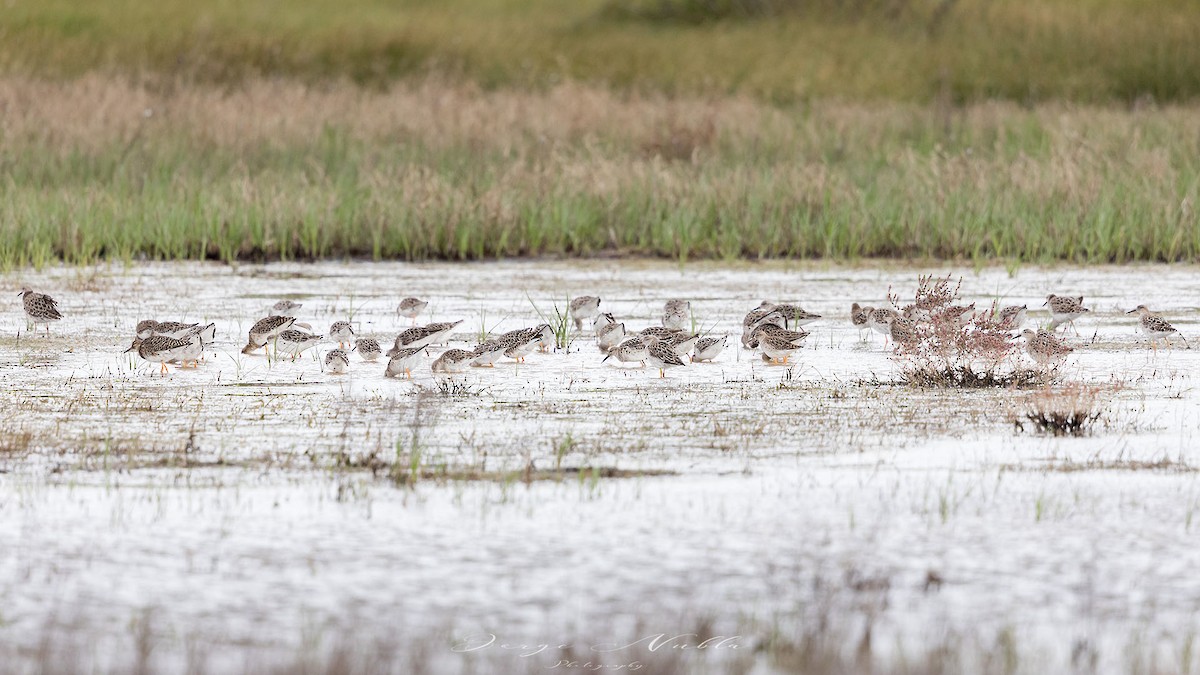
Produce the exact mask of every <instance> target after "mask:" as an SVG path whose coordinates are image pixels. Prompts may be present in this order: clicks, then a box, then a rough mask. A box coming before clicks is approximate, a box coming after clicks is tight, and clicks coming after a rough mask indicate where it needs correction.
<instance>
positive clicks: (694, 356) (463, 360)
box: [19, 287, 1190, 378]
mask: <svg viewBox="0 0 1200 675" xmlns="http://www.w3.org/2000/svg"><path fill="white" fill-rule="evenodd" d="M19 295H20V296H21V297H22V298H23V300H24V308H25V314H26V316H27V317H28V319H29V322H30V323H31V324H32V325H33V326H35V327H36V326H38V325H44V326H45V327H46V335H47V336H49V334H50V324H51V323H53V322H55V321H58V320H60V319H62V313H61V312H60V311H59V309H58V303H57V302H55V300H54V299H53V298H51V297H50V296H49V295H46V294H44V293H36V292H34V291H33V290H32V289H30V288H28V287H26V288H23V289H21V293H20V294H19ZM428 304H429V303H428V302H426V301H424V300H420V299H417V298H405V299H404V300H402V301H401V302H400V304H399V306H398V307H397V313H398V314H399V315H400V316H403V317H405V318H408V319H411V320H412V321H413V324H414V325H413V327H412V328H409V329H407V330H404V331H402V332H401V333H400V334H399V335H397V336H396V339H395V342H394V344H393V345H392V347H391V348H390V349H388V350H387V352H386V356H387V357H388V359H389V360H388V363H387V368H386V370H385V371H384V374H385V375H386V376H388V377H399V376H401V375H403V376H404V377H407V378H411V377H412V372H413V369H414V368H416V367H417V365H418V364H419V363H420V362H421V360H422V358H423V357H425V356H426V355H428V354H429V351H428V350H429V348H430V347H433V346H437V345H445V344H446V343H447V342H449V340H450V335H451V332H452V331H453V330H454V329H455V328H456V327H457V326H458V325H459V324H461V323H462V321H461V320H460V321H453V322H439V323H431V324H428V325H424V326H417V325H415V324H416V319H417V317H418V316H420V314H421V312H423V311H424V310H425V308H426V307H427V306H428ZM1044 306H1046V307H1048V308H1049V310H1050V316H1051V321H1050V324H1049V326H1048V327H1047V328H1046V329H1042V330H1036V331H1035V330H1031V329H1028V328H1025V329H1024V330H1022V327H1023V326H1024V324H1025V322H1026V319H1027V312H1028V307H1027V306H1025V305H1019V306H1018V305H1013V306H1008V307H996V306H993V307H992V308H991V309H990V310H985V311H977V310H976V309H975V306H974V304H971V305H964V306H955V305H949V306H939V307H936V308H934V307H922V306H920V305H916V304H914V305H909V306H907V307H903V308H899V309H893V308H889V307H881V308H874V307H868V306H861V305H859V304H858V303H854V304H852V305H851V309H850V321H851V323H852V324H853V325H854V326H855V327H857V328H858V329H859V331H860V334H861V333H865V332H868V331H875V332H878V333H881V334H883V335H884V336H885V339H890V340H892V341H894V342H895V343H897V344H898V345H905V344H911V343H912V342H913V341H914V340H916V339H918V330H917V328H918V325H919V324H921V322H945V323H948V324H951V325H953V326H955V327H959V328H964V327H966V326H967V325H968V324H969V323H970V322H971V321H973V320H974V321H975V322H976V324H977V325H978V326H980V327H984V326H986V327H989V328H991V329H996V330H1001V331H1010V332H1011V331H1017V330H1021V331H1022V335H1023V336H1024V338H1025V343H1026V351H1027V352H1028V354H1029V355H1030V356H1031V357H1032V358H1033V359H1034V360H1035V361H1036V362H1038V363H1039V364H1053V363H1056V362H1061V361H1062V360H1063V359H1064V358H1065V357H1066V356H1067V355H1068V354H1069V353H1071V351H1072V350H1073V349H1072V347H1070V346H1068V345H1067V344H1066V343H1065V342H1064V341H1063V340H1062V339H1060V338H1059V337H1057V335H1056V334H1055V331H1056V330H1057V328H1058V327H1059V326H1062V325H1069V324H1072V323H1073V322H1074V321H1075V319H1077V318H1079V317H1080V316H1083V315H1084V314H1085V313H1087V312H1089V311H1090V310H1089V309H1088V308H1086V307H1084V306H1083V297H1082V296H1079V297H1070V296H1063V295H1054V294H1051V295H1049V296H1047V298H1046V302H1045V305H1044ZM300 307H301V305H300V304H298V303H295V302H292V301H290V300H281V301H279V302H277V303H275V305H274V306H272V307H271V309H270V311H269V312H268V316H266V317H264V318H263V319H260V320H259V321H257V322H256V323H255V324H254V325H253V326H251V327H250V331H249V335H248V337H247V341H246V346H245V347H244V348H243V349H242V353H244V354H251V353H254V352H256V351H257V350H259V349H262V350H263V351H264V352H265V353H268V354H269V351H268V348H269V347H270V346H274V348H275V356H276V357H279V356H280V355H283V356H288V357H291V359H292V360H293V361H294V360H295V359H296V357H297V356H299V355H300V354H301V353H303V352H304V351H306V350H308V349H310V348H313V347H315V346H316V345H318V344H320V343H321V342H323V341H324V340H325V339H326V338H325V337H324V336H322V335H318V334H314V333H313V332H311V331H312V327H311V325H309V324H306V323H301V322H297V320H296V315H297V313H298V310H299V309H300ZM1128 313H1129V314H1138V315H1139V325H1140V327H1141V330H1142V332H1143V333H1144V334H1145V335H1146V336H1147V337H1148V338H1149V339H1150V344H1151V346H1152V347H1154V348H1155V349H1157V346H1156V342H1157V341H1158V340H1160V339H1162V340H1167V341H1168V344H1169V338H1171V337H1175V336H1178V337H1179V338H1180V339H1182V340H1183V341H1184V342H1185V343H1187V340H1186V339H1185V338H1183V336H1182V335H1180V334H1179V331H1177V330H1176V329H1175V327H1174V326H1172V325H1171V324H1170V323H1168V322H1167V321H1166V320H1165V319H1163V318H1162V317H1160V316H1158V315H1157V314H1155V313H1153V312H1151V311H1150V310H1149V309H1147V308H1146V306H1145V305H1139V306H1138V307H1136V308H1134V309H1132V310H1129V312H1128ZM567 316H568V318H569V319H570V320H572V321H573V322H574V324H575V330H576V331H577V332H580V331H582V330H583V327H584V325H585V324H586V323H589V322H590V323H591V325H592V331H593V334H594V336H595V339H596V343H597V345H598V346H599V348H600V351H601V352H602V353H603V354H604V361H608V360H609V359H615V360H617V361H620V362H626V363H633V362H637V363H640V364H641V365H643V366H644V365H645V364H647V363H649V364H650V365H651V366H653V367H655V368H657V369H658V371H659V376H660V377H663V376H665V374H666V370H667V369H668V368H673V367H678V366H683V365H685V362H684V359H685V358H687V359H689V360H690V361H692V362H693V363H703V362H708V361H712V360H713V359H715V358H717V356H719V355H720V354H721V352H722V351H723V350H724V348H725V346H726V339H727V336H703V335H701V334H700V333H697V332H694V331H692V330H688V329H689V327H692V326H691V325H690V324H691V323H692V319H691V303H690V302H689V301H687V300H677V299H676V300H668V301H667V302H666V303H665V304H664V306H663V313H662V318H661V325H656V326H650V327H648V328H644V329H642V330H640V331H637V332H634V331H632V330H628V329H627V328H626V327H625V324H624V323H623V322H621V321H618V320H617V319H616V318H615V317H614V316H613V315H612V314H610V313H606V312H601V311H600V298H599V297H597V296H581V297H578V298H575V299H574V300H572V301H571V302H570V305H569V307H568V314H567ZM819 319H821V316H820V315H818V314H813V313H811V312H807V311H805V310H804V309H803V308H801V307H799V306H798V305H792V304H786V303H774V302H767V301H764V302H762V303H761V304H760V305H759V306H758V307H756V308H754V309H752V310H750V312H748V313H747V314H746V316H745V318H744V319H743V321H742V336H741V342H742V345H743V347H745V348H747V349H757V350H760V351H761V352H762V359H763V360H764V361H766V362H769V363H777V364H786V363H787V362H788V359H789V358H790V357H791V356H792V354H793V353H795V351H796V350H797V349H799V348H800V347H801V346H803V344H804V341H805V339H806V338H807V337H808V335H809V333H808V332H807V331H805V330H804V328H803V327H804V326H806V325H808V324H811V323H813V322H814V321H817V320H819ZM562 330H565V322H564V325H563V326H562V327H561V328H560V331H562ZM215 336H216V325H215V324H212V323H210V324H207V325H201V324H198V323H184V322H178V321H156V320H153V319H146V320H143V321H140V322H139V323H138V324H137V326H136V328H135V331H134V338H133V343H132V345H130V347H129V349H127V350H126V351H127V352H136V353H137V355H138V356H140V357H141V358H142V359H144V360H146V361H148V362H151V363H158V364H160V365H161V372H163V373H166V372H167V364H168V363H178V364H179V367H180V368H187V367H189V364H191V367H196V366H197V365H198V363H199V361H200V360H201V359H202V358H203V354H204V351H205V349H206V347H207V346H208V345H209V344H211V343H212V341H213V339H214V338H215ZM563 337H564V336H562V335H559V334H558V333H556V331H555V329H554V328H553V327H552V326H551V325H550V324H547V323H543V324H540V325H538V326H533V327H530V328H522V329H519V330H514V331H509V332H507V333H504V334H503V335H500V336H498V337H495V338H489V339H486V340H484V341H483V342H480V343H479V344H478V345H476V346H475V347H474V348H473V349H469V350H468V349H447V350H445V351H444V352H442V353H441V354H440V355H439V356H438V357H437V358H436V359H435V360H434V361H433V363H432V365H431V366H430V368H431V370H432V371H433V372H434V373H459V372H463V371H465V370H466V369H467V368H469V367H493V366H494V365H495V363H496V361H498V360H499V359H500V358H501V357H502V356H503V357H507V358H510V359H515V360H517V361H519V362H523V361H524V360H525V357H526V356H528V355H529V354H531V353H533V352H534V351H535V350H541V351H546V350H547V349H549V348H551V347H554V346H556V345H558V344H562V343H563ZM329 340H330V341H334V340H336V341H337V343H338V348H337V349H332V350H330V351H329V352H327V353H326V354H325V356H324V363H325V367H326V369H327V370H328V371H329V372H331V373H335V374H338V373H344V372H346V370H347V369H348V368H349V367H350V354H349V352H350V351H356V352H358V355H359V357H360V358H361V359H362V360H363V361H367V362H374V361H376V360H377V359H379V358H380V357H381V356H383V355H384V354H385V352H384V350H383V348H382V347H381V346H380V344H379V342H378V341H377V340H374V339H372V338H367V337H359V336H357V335H356V334H355V333H354V329H353V327H352V326H351V324H350V323H349V322H348V321H337V322H335V323H334V324H333V325H331V326H330V327H329ZM347 345H352V346H351V347H350V349H349V350H347V349H346V348H345V347H346V346H347ZM1189 346H1190V345H1189Z"/></svg>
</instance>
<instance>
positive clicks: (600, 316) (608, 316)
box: [592, 312, 617, 331]
mask: <svg viewBox="0 0 1200 675" xmlns="http://www.w3.org/2000/svg"><path fill="white" fill-rule="evenodd" d="M616 322H617V318H616V317H614V316H613V315H612V312H599V313H597V314H596V316H595V318H593V319H592V330H593V331H599V330H600V329H601V328H604V327H605V326H607V325H609V324H612V323H616Z"/></svg>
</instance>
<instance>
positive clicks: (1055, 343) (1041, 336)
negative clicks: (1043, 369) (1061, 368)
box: [1021, 328, 1074, 365]
mask: <svg viewBox="0 0 1200 675" xmlns="http://www.w3.org/2000/svg"><path fill="white" fill-rule="evenodd" d="M1021 335H1023V336H1025V351H1027V352H1028V353H1029V355H1030V356H1032V357H1033V360H1034V361H1037V362H1038V363H1040V364H1043V365H1045V364H1049V363H1054V362H1056V361H1062V360H1063V359H1065V358H1067V355H1068V354H1070V353H1071V352H1072V351H1074V350H1073V349H1072V348H1071V347H1068V346H1067V345H1066V343H1064V342H1063V341H1062V340H1060V339H1059V338H1057V337H1055V335H1054V333H1052V332H1050V331H1042V330H1040V331H1037V332H1036V333H1035V332H1033V331H1032V330H1030V329H1028V328H1026V329H1025V330H1023V331H1021Z"/></svg>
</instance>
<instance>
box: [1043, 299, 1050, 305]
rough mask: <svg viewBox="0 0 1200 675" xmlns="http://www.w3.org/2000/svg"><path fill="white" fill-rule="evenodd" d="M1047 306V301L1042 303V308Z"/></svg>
mask: <svg viewBox="0 0 1200 675" xmlns="http://www.w3.org/2000/svg"><path fill="white" fill-rule="evenodd" d="M1048 304H1050V301H1049V300H1047V301H1045V302H1043V303H1042V307H1045V306H1046V305H1048Z"/></svg>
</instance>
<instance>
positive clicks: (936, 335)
mask: <svg viewBox="0 0 1200 675" xmlns="http://www.w3.org/2000/svg"><path fill="white" fill-rule="evenodd" d="M961 283H962V282H961V280H960V281H958V282H957V283H955V282H953V281H952V279H951V278H950V277H941V278H938V277H933V276H932V275H930V276H922V277H920V280H919V283H918V285H917V292H916V294H915V295H914V298H913V302H912V303H911V304H908V305H905V306H903V307H902V306H901V305H900V299H899V296H897V295H892V294H889V299H890V300H891V301H892V305H893V307H894V308H895V311H896V313H897V315H898V316H897V317H896V318H895V319H894V321H895V322H896V323H898V324H899V323H901V322H902V323H903V327H902V328H900V329H897V330H894V331H893V336H892V337H893V338H894V339H895V340H896V347H895V358H896V360H897V361H898V362H899V364H900V374H901V377H902V379H903V380H904V381H905V382H906V383H908V384H910V385H913V386H918V387H951V388H986V387H1019V386H1028V385H1032V384H1036V383H1039V382H1043V381H1045V380H1046V379H1047V378H1049V377H1052V376H1053V373H1052V371H1045V370H1032V369H1029V368H1027V367H1024V366H1023V365H1022V362H1021V349H1020V346H1019V344H1018V343H1017V341H1016V340H1015V339H1014V338H1013V336H1012V334H1011V333H1010V332H1009V331H1007V330H1004V329H1002V328H1001V327H1000V326H999V325H998V324H997V323H995V322H994V321H993V318H992V316H991V315H990V314H987V313H983V312H975V311H974V308H973V305H972V306H970V307H964V306H961V305H959V306H956V305H954V304H953V303H954V302H955V301H956V300H957V299H958V297H959V289H960V287H961Z"/></svg>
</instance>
